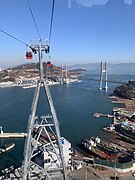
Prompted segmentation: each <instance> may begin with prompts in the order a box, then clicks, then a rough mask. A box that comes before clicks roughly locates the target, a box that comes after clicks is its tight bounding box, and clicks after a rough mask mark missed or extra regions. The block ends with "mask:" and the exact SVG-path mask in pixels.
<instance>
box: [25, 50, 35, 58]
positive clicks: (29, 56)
mask: <svg viewBox="0 0 135 180" xmlns="http://www.w3.org/2000/svg"><path fill="white" fill-rule="evenodd" d="M32 58H33V56H32V52H31V51H27V52H26V59H32Z"/></svg>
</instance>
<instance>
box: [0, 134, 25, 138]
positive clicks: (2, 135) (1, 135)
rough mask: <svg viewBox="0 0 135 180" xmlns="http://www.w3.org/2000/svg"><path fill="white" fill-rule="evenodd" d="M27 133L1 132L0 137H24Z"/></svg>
mask: <svg viewBox="0 0 135 180" xmlns="http://www.w3.org/2000/svg"><path fill="white" fill-rule="evenodd" d="M26 137H27V133H2V134H0V138H26Z"/></svg>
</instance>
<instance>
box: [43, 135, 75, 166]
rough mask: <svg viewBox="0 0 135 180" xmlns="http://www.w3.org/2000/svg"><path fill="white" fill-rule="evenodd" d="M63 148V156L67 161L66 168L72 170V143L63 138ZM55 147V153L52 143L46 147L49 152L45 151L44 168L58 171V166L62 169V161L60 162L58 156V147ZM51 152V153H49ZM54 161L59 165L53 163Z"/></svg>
mask: <svg viewBox="0 0 135 180" xmlns="http://www.w3.org/2000/svg"><path fill="white" fill-rule="evenodd" d="M61 143H62V148H63V154H64V159H65V164H66V168H68V169H70V168H71V153H72V152H71V143H70V142H69V141H68V140H67V139H65V138H64V137H62V138H61ZM54 146H55V151H56V152H57V153H55V152H54V151H53V149H52V145H51V143H48V144H47V145H45V149H47V151H44V168H45V169H47V168H48V167H49V169H52V170H57V169H58V166H59V167H60V161H59V160H58V157H57V154H58V145H57V144H56V143H54ZM48 152H49V153H48ZM53 161H56V162H57V163H52V162H53Z"/></svg>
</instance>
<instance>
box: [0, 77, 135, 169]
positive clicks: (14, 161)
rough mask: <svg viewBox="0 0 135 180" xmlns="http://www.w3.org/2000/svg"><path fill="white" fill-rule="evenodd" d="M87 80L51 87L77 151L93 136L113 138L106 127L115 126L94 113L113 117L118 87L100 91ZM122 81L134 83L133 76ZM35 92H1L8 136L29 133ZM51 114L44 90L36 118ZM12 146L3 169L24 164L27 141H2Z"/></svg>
mask: <svg viewBox="0 0 135 180" xmlns="http://www.w3.org/2000/svg"><path fill="white" fill-rule="evenodd" d="M86 77H87V78H88V77H91V75H88V74H87V75H84V76H82V77H81V78H80V79H81V82H78V83H73V84H68V85H55V86H50V87H49V88H50V91H51V94H52V99H53V103H54V107H55V109H56V112H57V117H58V121H59V126H60V131H61V136H63V137H65V138H67V139H68V140H69V141H70V142H71V143H72V146H73V147H74V148H77V145H78V144H79V143H81V140H82V139H84V138H89V137H91V136H99V137H101V138H102V139H106V138H112V136H111V135H110V134H108V133H107V132H104V131H103V130H102V127H103V126H105V125H108V124H111V123H112V121H113V119H112V118H106V117H104V118H94V117H93V113H95V112H100V113H104V114H112V108H113V106H114V104H112V102H111V99H109V95H110V94H111V93H112V92H113V90H114V88H115V87H116V86H118V84H111V83H108V87H109V88H108V92H105V91H99V90H98V88H99V82H98V81H90V80H87V78H86ZM92 77H96V75H94V76H93V75H92ZM110 77H111V76H110ZM120 78H121V80H125V79H127V80H128V79H133V77H131V76H121V77H120ZM34 90H35V89H34V88H30V89H22V88H20V87H9V88H1V89H0V126H2V127H3V131H4V132H26V131H27V122H28V118H29V115H30V113H31V104H32V100H33V96H34ZM48 113H50V111H49V107H48V105H47V100H46V96H45V94H44V91H43V88H41V93H40V98H39V104H38V109H37V112H36V115H46V114H48ZM11 142H13V143H15V148H14V149H13V150H11V151H10V152H7V153H5V154H1V155H0V169H3V168H6V167H9V166H11V165H14V166H19V165H21V164H22V160H23V151H24V139H0V146H2V145H3V144H5V143H11Z"/></svg>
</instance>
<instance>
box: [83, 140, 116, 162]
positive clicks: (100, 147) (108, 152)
mask: <svg viewBox="0 0 135 180" xmlns="http://www.w3.org/2000/svg"><path fill="white" fill-rule="evenodd" d="M82 145H83V148H85V150H87V152H89V153H91V154H93V155H94V156H98V157H100V158H103V159H108V160H113V159H115V158H116V157H117V155H118V153H119V150H118V149H117V148H114V147H113V146H110V145H109V144H107V143H105V142H103V141H101V140H100V138H98V137H97V138H93V137H92V138H90V139H85V140H83V141H82Z"/></svg>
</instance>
